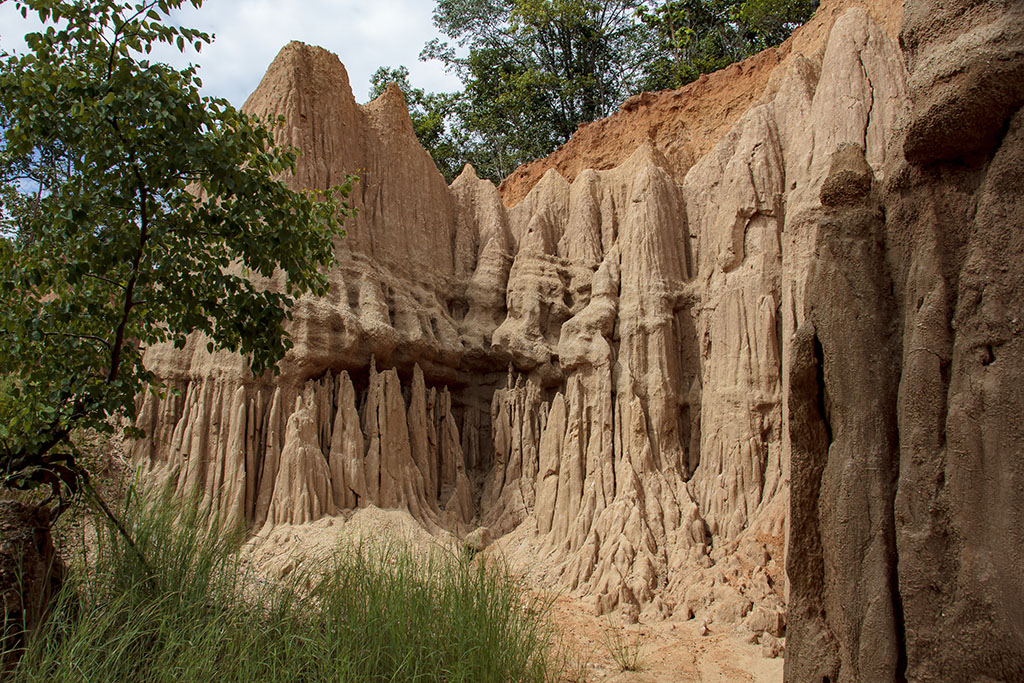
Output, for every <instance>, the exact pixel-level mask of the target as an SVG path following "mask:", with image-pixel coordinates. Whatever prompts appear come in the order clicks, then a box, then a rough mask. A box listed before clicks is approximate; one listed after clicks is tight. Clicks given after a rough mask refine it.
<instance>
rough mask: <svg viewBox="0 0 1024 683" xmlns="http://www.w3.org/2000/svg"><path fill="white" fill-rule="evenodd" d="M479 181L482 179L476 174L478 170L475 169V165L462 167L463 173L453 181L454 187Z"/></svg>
mask: <svg viewBox="0 0 1024 683" xmlns="http://www.w3.org/2000/svg"><path fill="white" fill-rule="evenodd" d="M477 180H480V177H479V176H478V175H477V174H476V169H475V168H473V164H466V165H465V166H463V167H462V173H460V174H459V175H458V177H457V178H456V179H455V180H453V181H452V185H455V184H456V183H458V184H463V183H470V182H476V181H477Z"/></svg>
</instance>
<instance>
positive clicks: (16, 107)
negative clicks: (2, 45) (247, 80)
mask: <svg viewBox="0 0 1024 683" xmlns="http://www.w3.org/2000/svg"><path fill="white" fill-rule="evenodd" d="M184 2H185V0H148V1H144V2H126V1H124V0H85V1H83V0H74V1H67V0H18V1H17V2H16V3H15V4H16V6H17V7H18V9H19V10H20V11H21V13H22V15H23V16H27V14H28V13H29V12H32V13H35V14H37V15H38V17H39V19H40V20H41V21H42V22H43V24H44V29H43V30H41V31H40V32H36V33H30V34H28V35H26V42H27V45H28V51H27V52H26V53H25V54H8V53H4V54H3V55H2V56H0V60H2V61H0V129H2V139H0V188H2V192H0V201H2V202H3V204H2V206H0V219H2V221H3V223H2V226H0V230H2V236H0V336H2V339H3V342H4V343H3V349H2V351H0V379H2V382H0V483H2V484H3V485H5V486H8V487H14V488H21V489H24V488H32V487H35V486H38V485H40V484H47V485H49V486H50V487H51V488H52V490H53V492H54V493H55V494H57V495H58V497H62V496H63V495H65V494H67V493H69V492H74V491H75V490H76V489H77V487H78V486H79V484H80V482H81V479H82V476H83V471H82V469H81V467H80V466H79V463H78V458H77V454H76V451H75V446H74V444H73V443H72V440H71V438H70V437H71V435H72V433H73V431H74V430H75V429H77V428H82V427H86V428H92V429H97V430H101V431H108V430H110V429H111V427H110V418H112V417H130V416H131V415H132V414H133V413H134V410H135V401H136V396H137V395H138V394H139V392H140V391H141V390H144V389H145V388H147V387H154V390H156V389H155V386H156V385H155V383H154V377H153V376H152V375H151V373H150V372H149V371H148V370H147V369H146V368H145V367H144V365H143V363H142V357H143V352H144V351H145V349H146V348H147V347H148V346H151V345H153V344H156V343H160V342H171V343H174V344H175V345H177V346H179V347H184V346H185V344H186V341H187V338H188V335H190V334H191V333H193V332H202V333H203V334H204V335H205V339H204V341H206V342H208V346H209V348H210V349H228V350H232V351H239V352H241V353H243V354H245V355H246V356H248V357H249V359H250V361H251V364H252V368H253V370H254V372H256V373H261V372H263V371H265V370H266V369H268V368H272V367H273V366H274V364H275V363H276V362H277V361H278V360H279V359H280V358H281V357H282V356H283V355H284V353H285V351H286V350H287V349H288V347H289V341H288V339H287V335H286V334H285V330H284V322H285V320H286V318H287V315H288V308H289V306H290V305H291V304H292V302H293V301H294V299H295V297H297V296H298V295H300V294H302V293H304V292H313V293H316V294H322V293H323V292H324V291H325V290H326V288H327V282H326V279H325V276H324V275H323V273H322V272H321V270H320V269H321V267H322V266H326V265H328V264H330V263H332V261H333V254H334V252H333V240H334V238H335V237H337V236H339V235H341V234H342V233H343V231H342V229H341V224H340V221H339V218H340V217H343V216H345V215H347V214H348V213H350V210H349V209H348V206H347V204H345V203H344V201H343V198H344V197H345V196H346V195H347V194H348V192H349V190H350V188H351V182H352V179H351V178H349V179H347V180H346V183H345V184H344V185H342V186H339V187H337V188H334V189H333V190H332V191H331V192H328V193H309V192H301V193H298V192H293V191H292V190H290V189H288V187H286V185H285V184H284V183H283V182H282V177H284V176H286V175H288V174H289V173H292V172H294V167H295V160H296V152H295V151H293V150H286V149H281V148H278V147H276V146H275V145H274V144H273V140H272V138H271V134H270V132H269V131H268V130H267V129H266V128H265V127H264V126H263V125H262V123H261V122H260V121H258V120H256V119H254V118H252V117H250V116H247V115H246V114H243V113H241V112H239V111H237V110H235V109H234V108H233V107H232V106H231V105H230V104H229V103H228V102H227V101H226V100H223V99H218V98H210V97H202V96H200V94H199V91H198V87H199V85H200V81H199V79H198V77H197V74H196V70H195V68H194V67H189V68H186V69H181V70H178V69H174V68H172V67H170V66H168V65H166V64H161V63H158V62H152V61H149V59H148V58H147V55H148V54H149V53H150V52H151V50H152V48H153V47H154V46H156V45H158V44H161V43H164V44H169V45H172V46H174V47H176V48H177V49H178V50H182V51H184V50H185V49H186V48H188V47H194V48H195V49H197V50H198V49H200V48H201V47H202V45H203V44H205V43H209V42H210V37H209V36H208V35H206V34H204V33H201V32H199V31H196V30H193V29H189V28H182V27H176V26H172V25H168V24H167V18H168V15H169V14H170V13H171V12H173V11H174V10H176V9H178V8H179V7H180V6H181V5H183V4H184ZM188 2H189V3H190V4H191V5H193V6H194V7H200V6H201V5H202V0H188ZM270 278H275V279H276V281H278V282H279V283H283V286H282V287H279V288H275V290H274V291H272V290H270V289H267V288H266V287H264V286H262V284H261V283H266V282H267V281H268V280H269V279H270Z"/></svg>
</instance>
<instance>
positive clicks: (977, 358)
mask: <svg viewBox="0 0 1024 683" xmlns="http://www.w3.org/2000/svg"><path fill="white" fill-rule="evenodd" d="M1022 104H1024V8H1022V6H1021V5H1020V3H1018V2H1015V1H1011V0H1005V1H1004V2H972V1H971V0H948V1H945V2H938V0H907V3H906V6H905V8H904V7H903V5H902V4H900V3H886V2H881V1H880V0H879V1H877V2H857V1H853V2H842V1H840V0H836V1H835V2H826V3H824V4H823V6H822V8H821V9H820V10H819V12H818V14H817V15H816V16H815V18H814V19H813V20H812V21H811V22H809V23H808V25H807V26H805V27H803V28H802V29H800V30H798V31H797V33H796V34H794V36H793V38H792V39H791V40H790V41H788V42H787V43H786V44H784V45H783V46H782V47H781V48H779V49H777V50H774V51H771V52H769V53H764V54H762V55H759V56H757V57H755V58H752V59H751V60H748V61H747V62H744V63H743V64H741V65H738V66H735V67H730V69H728V70H726V71H724V72H720V73H718V74H715V75H712V76H710V77H708V78H706V79H702V80H701V81H699V82H698V83H696V84H694V85H692V86H690V87H688V88H686V89H683V90H681V91H677V92H675V93H659V94H654V95H644V96H640V97H638V98H634V99H633V100H630V101H629V102H627V103H626V105H624V106H623V109H622V111H621V112H620V113H619V114H617V115H616V116H613V117H611V118H610V119H608V120H606V121H604V122H600V123H598V124H593V125H592V126H589V127H586V128H584V129H583V130H582V131H580V133H579V134H578V135H577V136H576V137H575V138H574V139H573V141H571V142H570V143H568V144H567V145H565V146H564V147H563V148H562V149H561V150H560V151H559V152H557V153H556V154H555V155H553V156H552V157H551V158H549V159H548V160H544V161H540V162H537V163H536V164H534V165H531V166H528V167H525V168H524V169H521V171H520V172H517V174H515V175H514V176H513V177H512V178H511V179H510V180H509V181H507V182H506V183H505V184H503V186H502V191H501V192H499V190H498V189H497V188H495V187H494V186H493V185H492V184H490V183H489V182H487V181H482V180H480V179H478V178H477V177H476V176H475V174H474V172H473V170H472V168H467V169H466V170H465V171H464V172H463V174H462V175H461V176H460V177H459V178H458V179H457V180H456V181H455V182H454V183H453V184H452V185H451V186H450V187H446V186H445V184H444V182H443V180H442V179H441V176H440V175H439V174H438V173H437V171H436V169H435V168H434V167H433V165H432V163H431V161H430V159H429V157H428V156H427V155H426V153H425V152H424V151H423V150H422V149H421V148H420V147H419V145H418V144H417V143H416V140H415V136H414V134H413V131H412V128H411V126H410V124H409V121H408V118H407V116H406V114H405V109H404V105H403V103H402V101H401V96H400V94H399V93H398V92H397V91H396V90H389V91H387V92H385V94H384V95H382V96H381V97H380V98H379V99H378V100H376V101H374V102H371V103H369V104H367V105H364V106H360V105H358V104H356V103H355V101H354V99H353V98H352V95H351V92H350V89H349V86H348V81H347V76H346V74H345V71H344V68H343V67H342V66H341V64H340V63H339V62H338V60H337V59H336V58H335V57H333V56H332V55H330V54H328V53H326V52H324V51H322V50H319V49H316V48H310V47H307V46H305V45H301V44H297V43H293V44H291V45H289V46H287V47H286V48H285V49H284V50H283V51H282V52H281V54H280V55H279V57H278V58H277V60H276V61H275V62H274V64H273V65H272V66H271V68H270V70H269V71H268V73H267V76H266V77H265V79H264V81H263V83H261V85H260V86H259V88H258V89H257V91H256V92H255V93H254V94H253V96H252V97H251V98H250V100H249V102H248V103H247V105H246V106H247V108H248V109H249V110H250V111H253V112H256V113H260V114H284V115H285V116H286V117H287V120H288V121H289V124H288V125H289V127H287V128H285V129H283V130H282V131H281V133H280V136H281V141H282V142H287V143H291V144H294V145H297V146H298V147H300V148H301V149H302V150H303V156H302V157H301V159H300V162H299V174H298V176H297V177H296V179H295V180H294V182H295V184H296V186H308V187H324V186H326V185H328V184H329V183H331V182H332V181H334V180H337V179H339V178H341V177H342V175H343V174H344V173H346V172H351V171H358V172H359V173H360V175H361V178H362V180H361V182H360V183H359V185H358V186H357V191H356V195H357V196H356V197H355V199H356V203H357V205H358V206H359V207H360V214H359V216H358V218H357V219H356V220H355V221H354V223H353V224H352V225H351V226H350V228H349V237H348V238H347V239H345V240H341V241H339V243H338V245H337V253H338V259H339V263H338V265H337V266H336V267H335V268H334V269H333V270H332V271H331V273H330V279H331V283H332V289H331V292H330V294H329V295H328V296H327V297H325V298H323V299H304V300H303V301H302V302H301V303H300V306H299V308H298V310H297V311H296V313H295V320H294V323H293V325H292V328H291V331H292V334H293V337H294V339H295V341H296V344H295V348H294V349H293V351H292V353H291V354H290V355H289V357H288V358H287V359H286V361H285V362H284V363H283V365H282V372H281V374H280V376H278V377H277V378H274V379H273V380H271V379H270V378H253V377H251V376H250V375H248V374H247V372H246V371H245V370H244V365H243V363H241V361H240V360H239V359H238V358H236V357H233V356H230V355H227V354H216V355H209V354H207V353H206V352H205V350H204V348H205V345H204V344H203V343H202V341H201V340H196V342H195V346H194V347H192V348H189V349H186V350H185V351H183V352H182V351H174V350H171V349H166V348H154V349H151V350H150V352H149V353H148V355H147V362H148V363H149V364H150V366H151V367H152V368H153V369H154V370H155V371H156V372H157V373H158V374H159V375H160V376H162V377H164V378H166V379H167V381H168V382H170V383H171V384H173V385H175V386H176V387H177V388H179V389H180V393H179V394H178V395H174V394H169V395H168V396H167V398H164V399H156V398H154V397H152V396H150V397H147V398H146V399H145V402H144V404H143V405H142V411H141V416H140V420H139V422H140V426H143V427H144V428H145V429H146V430H147V431H148V432H149V433H150V435H151V437H150V438H149V439H147V440H146V441H142V442H139V443H138V444H136V447H135V455H136V457H137V458H138V460H139V461H140V462H141V463H143V464H145V465H146V466H148V467H150V468H151V469H152V470H153V471H154V472H156V473H158V474H159V475H160V476H162V477H163V478H166V479H167V480H169V481H171V482H172V483H173V485H175V486H176V487H177V488H178V489H179V490H180V491H181V492H182V493H183V494H193V495H196V496H198V498H199V500H200V502H201V504H202V505H203V506H204V507H205V508H206V509H208V510H209V511H210V513H211V514H212V515H213V518H215V519H221V520H226V521H228V522H233V523H240V524H241V523H244V524H247V525H248V526H249V527H250V528H253V529H262V528H271V527H274V526H277V525H286V524H291V525H295V524H302V523H305V522H308V521H311V520H315V519H317V518H320V517H323V516H325V515H332V514H336V513H339V512H341V511H345V510H350V509H354V508H360V507H366V506H370V505H374V506H378V507H383V508H397V509H404V510H407V511H408V512H409V513H410V514H411V515H412V516H413V517H414V518H415V519H416V520H418V521H419V522H420V523H421V524H422V525H423V526H424V527H426V528H427V529H429V530H440V529H447V530H451V531H454V532H456V533H459V534H466V533H468V532H470V531H471V530H473V529H477V528H479V527H485V528H486V531H487V535H489V536H490V537H491V538H494V539H496V541H495V543H496V547H498V548H500V549H501V550H503V551H504V552H505V553H506V555H507V556H508V557H509V558H510V559H511V561H512V562H513V563H514V564H517V565H519V566H522V567H526V568H529V569H530V570H531V571H532V572H533V573H534V574H535V575H536V576H538V577H541V578H546V579H548V580H550V581H551V582H552V583H554V584H557V585H560V586H563V587H566V588H568V589H570V590H571V591H573V592H574V593H576V594H577V595H580V596H584V597H586V598H587V599H588V600H589V601H590V602H591V604H592V605H593V607H594V609H595V610H596V611H597V612H598V613H607V612H609V611H612V610H618V611H619V612H620V613H621V615H622V616H623V617H624V618H627V619H631V620H632V619H636V618H637V617H638V615H639V614H640V613H641V612H643V613H644V614H646V615H647V617H648V618H656V617H658V616H667V615H670V614H676V615H679V616H681V617H691V616H693V617H696V618H699V619H702V620H704V621H705V622H707V623H709V624H711V628H718V627H721V626H723V625H731V624H741V623H742V624H743V625H745V626H746V627H748V628H750V629H751V630H753V631H755V632H758V633H765V634H769V635H768V636H765V639H766V641H769V642H770V643H771V644H772V649H777V648H776V647H775V645H776V641H775V640H774V638H775V637H778V636H783V635H785V634H787V633H788V638H787V643H786V650H787V662H786V668H787V676H788V678H789V679H790V680H794V681H866V680H871V681H885V680H902V679H904V678H907V679H912V680H968V679H979V680H980V679H984V677H988V679H992V680H1020V679H1022V678H1024V668H1022V667H1024V630H1022V628H1021V624H1022V623H1024V621H1022V615H1024V569H1022V568H1024V557H1022V555H1024V542H1022V541H1024V539H1022V532H1021V529H1022V528H1024V493H1022V492H1024V481H1022V479H1024V464H1022V463H1024V459H1022V453H1021V451H1022V445H1024V433H1022V429H1024V428H1022V425H1024V419H1022V418H1024V393H1022V392H1024V389H1022V387H1024V362H1022V360H1021V359H1022V358H1024V341H1022V330H1024V309H1022V307H1021V302H1022V301H1024V229H1022V219H1021V216H1022V215H1024V206H1022V203H1024V200H1022V197H1024V195H1022V193H1021V191H1020V179H1021V178H1024V114H1022V113H1020V108H1021V106H1022ZM506 204H509V205H512V206H506ZM269 284H270V285H271V286H274V285H275V283H273V282H271V283H269ZM474 538H475V536H474ZM475 542H476V541H474V543H475ZM784 565H785V572H784V571H783V566H784ZM787 577H788V581H787ZM787 599H788V608H789V609H788V614H787V613H786V612H785V605H786V601H787ZM787 621H788V623H787Z"/></svg>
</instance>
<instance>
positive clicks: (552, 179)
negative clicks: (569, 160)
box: [537, 168, 569, 187]
mask: <svg viewBox="0 0 1024 683" xmlns="http://www.w3.org/2000/svg"><path fill="white" fill-rule="evenodd" d="M568 184H569V181H568V180H566V179H565V176H563V175H562V174H561V173H559V172H558V170H557V169H554V168H549V169H548V170H547V171H545V173H544V175H543V177H541V179H540V182H539V183H537V185H538V186H549V187H550V186H556V187H557V186H563V185H568Z"/></svg>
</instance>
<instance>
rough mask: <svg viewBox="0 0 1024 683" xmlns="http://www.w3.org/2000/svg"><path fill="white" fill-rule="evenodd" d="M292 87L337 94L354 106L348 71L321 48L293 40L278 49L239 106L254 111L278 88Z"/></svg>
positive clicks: (333, 56)
mask: <svg viewBox="0 0 1024 683" xmlns="http://www.w3.org/2000/svg"><path fill="white" fill-rule="evenodd" d="M287 85H294V86H295V87H297V88H298V89H300V90H311V91H313V92H320V93H327V92H330V93H332V94H334V95H335V96H336V95H338V94H340V95H341V96H342V97H346V99H350V100H352V102H355V96H354V95H353V94H352V86H351V85H350V83H349V79H348V71H346V70H345V66H344V65H343V64H342V63H341V60H340V59H338V56H337V55H335V54H334V53H332V52H329V51H328V50H325V49H323V48H322V47H316V46H314V45H307V44H306V43H303V42H300V41H297V40H293V41H292V42H290V43H288V44H287V45H285V46H284V47H283V48H281V51H280V52H278V53H277V56H276V57H275V58H274V61H273V62H271V63H270V66H269V67H268V68H267V72H266V74H264V76H263V80H261V81H260V84H259V86H257V88H256V90H255V91H254V92H253V93H252V95H250V96H249V99H247V100H246V102H245V104H244V105H243V107H242V108H243V109H245V110H246V111H251V110H258V109H260V108H261V107H260V106H259V105H261V104H263V103H264V100H265V99H266V98H267V97H268V96H269V95H270V94H271V93H274V92H277V91H279V90H280V89H281V88H282V87H284V86H287Z"/></svg>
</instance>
